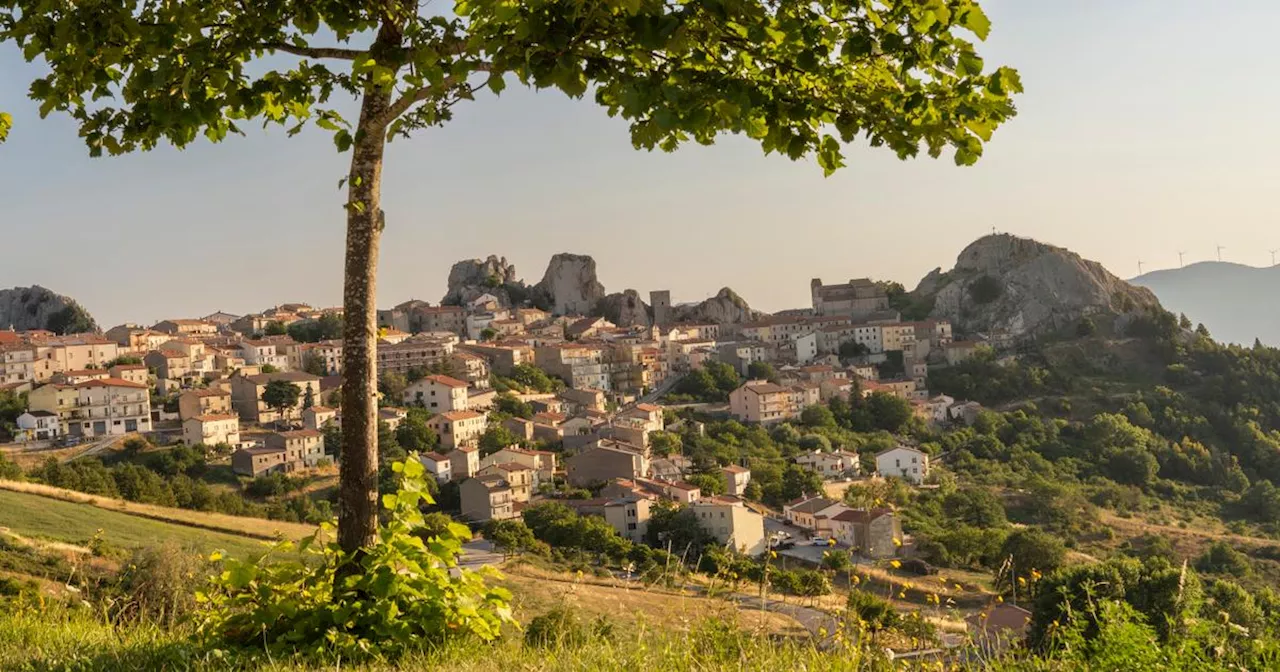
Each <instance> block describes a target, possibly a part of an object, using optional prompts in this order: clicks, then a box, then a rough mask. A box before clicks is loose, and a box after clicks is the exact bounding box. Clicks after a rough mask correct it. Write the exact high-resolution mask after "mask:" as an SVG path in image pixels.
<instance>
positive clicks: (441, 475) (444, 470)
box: [418, 453, 453, 483]
mask: <svg viewBox="0 0 1280 672" xmlns="http://www.w3.org/2000/svg"><path fill="white" fill-rule="evenodd" d="M418 461H419V462H422V466H424V467H426V468H427V471H429V472H431V474H432V475H434V476H435V477H436V480H437V481H439V482H441V483H446V482H448V481H449V480H450V479H452V478H453V468H452V464H451V463H450V461H449V457H448V456H447V455H441V454H440V453H423V454H422V455H419V456H418Z"/></svg>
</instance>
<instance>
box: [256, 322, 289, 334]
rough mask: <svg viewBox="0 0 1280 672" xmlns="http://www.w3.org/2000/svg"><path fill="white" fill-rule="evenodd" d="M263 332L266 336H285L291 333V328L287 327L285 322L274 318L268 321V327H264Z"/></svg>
mask: <svg viewBox="0 0 1280 672" xmlns="http://www.w3.org/2000/svg"><path fill="white" fill-rule="evenodd" d="M262 333H263V334H264V335H266V336H284V335H285V334H287V333H289V330H288V329H286V328H285V326H284V322H281V321H279V320H272V321H270V322H268V323H267V328H266V329H263V330H262Z"/></svg>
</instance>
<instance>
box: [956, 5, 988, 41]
mask: <svg viewBox="0 0 1280 672" xmlns="http://www.w3.org/2000/svg"><path fill="white" fill-rule="evenodd" d="M961 25H963V26H964V27H965V28H967V29H968V30H969V31H970V32H972V33H973V34H974V35H977V36H978V39H979V40H985V39H987V35H990V34H991V19H988V18H987V14H986V12H983V11H982V8H981V7H979V6H977V5H974V6H972V7H970V8H969V11H967V12H965V14H964V19H963V20H962V21H961Z"/></svg>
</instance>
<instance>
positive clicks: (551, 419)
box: [533, 413, 568, 426]
mask: <svg viewBox="0 0 1280 672" xmlns="http://www.w3.org/2000/svg"><path fill="white" fill-rule="evenodd" d="M566 418H568V416H566V415H565V414H564V413H538V414H536V415H534V416H533V421H534V422H537V421H539V420H541V421H543V422H542V424H549V425H553V426H554V425H558V424H560V423H562V422H564V421H565V419H566Z"/></svg>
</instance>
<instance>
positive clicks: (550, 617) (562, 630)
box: [524, 606, 613, 649]
mask: <svg viewBox="0 0 1280 672" xmlns="http://www.w3.org/2000/svg"><path fill="white" fill-rule="evenodd" d="M593 638H596V639H612V638H613V624H612V623H610V622H609V621H608V620H607V619H606V618H605V617H604V616H601V617H599V618H597V619H596V620H595V622H594V623H592V624H591V625H590V626H588V625H586V624H585V623H583V622H582V619H581V618H580V617H579V615H578V612H577V610H575V609H573V608H572V607H567V606H561V607H556V608H554V609H552V610H551V611H548V612H547V613H545V614H540V615H538V616H535V617H534V618H533V620H532V621H529V625H528V626H527V627H526V628H525V631H524V643H525V645H526V646H531V647H535V648H539V649H576V648H579V647H581V646H583V645H584V644H586V643H587V642H589V641H591V639H593Z"/></svg>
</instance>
